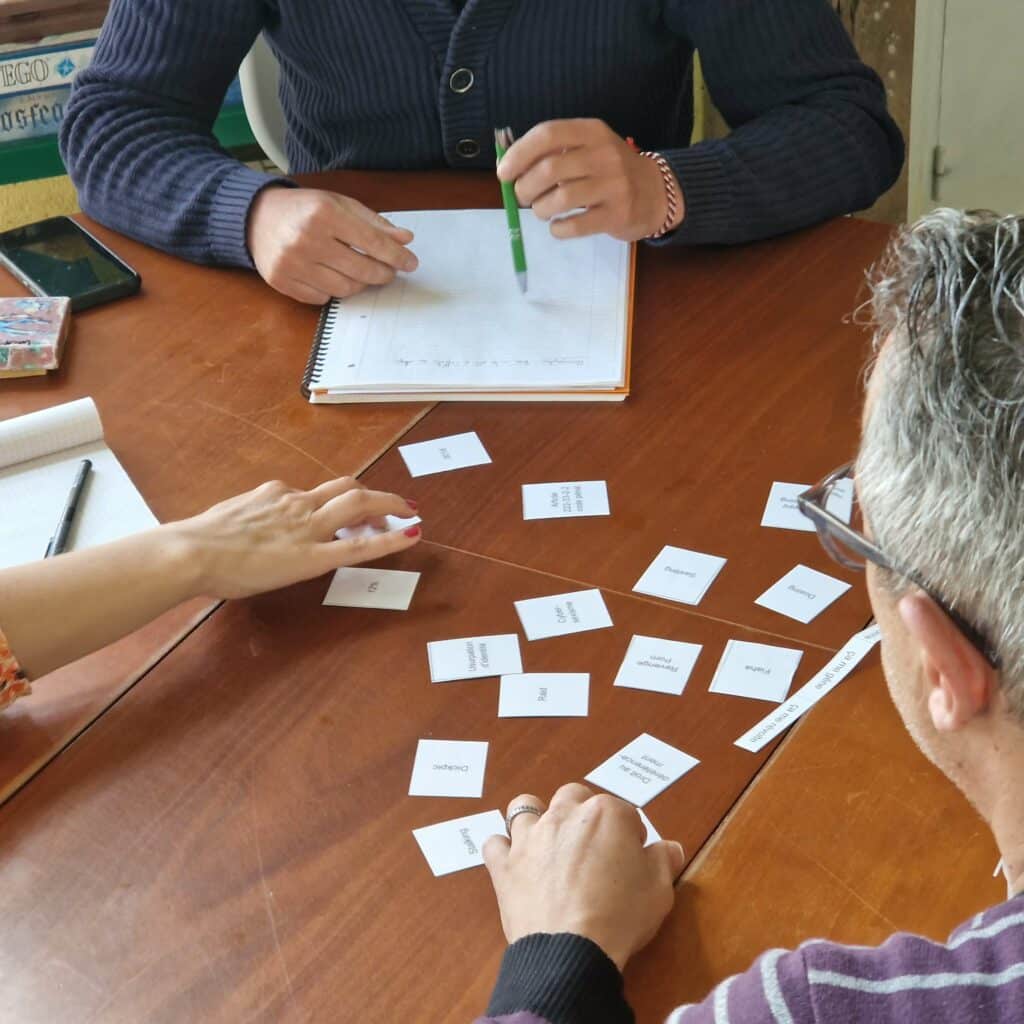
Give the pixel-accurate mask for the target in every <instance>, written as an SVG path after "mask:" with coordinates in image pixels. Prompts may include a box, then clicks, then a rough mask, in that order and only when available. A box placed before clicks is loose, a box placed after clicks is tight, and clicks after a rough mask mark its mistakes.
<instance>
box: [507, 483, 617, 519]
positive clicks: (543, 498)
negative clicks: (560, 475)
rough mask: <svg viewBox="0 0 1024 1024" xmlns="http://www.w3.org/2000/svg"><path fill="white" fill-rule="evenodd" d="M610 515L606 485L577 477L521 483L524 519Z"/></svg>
mask: <svg viewBox="0 0 1024 1024" xmlns="http://www.w3.org/2000/svg"><path fill="white" fill-rule="evenodd" d="M607 515H611V509H610V508H609V506H608V484H607V483H606V482H605V481H604V480H577V481H573V482H571V483H564V484H523V519H526V520H530V519H570V518H572V517H574V516H607Z"/></svg>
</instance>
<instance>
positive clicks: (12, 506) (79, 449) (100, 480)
mask: <svg viewBox="0 0 1024 1024" xmlns="http://www.w3.org/2000/svg"><path fill="white" fill-rule="evenodd" d="M82 459H91V460H92V472H91V473H90V474H89V479H88V481H87V483H86V486H85V491H84V492H83V495H82V500H81V504H80V505H79V509H78V515H77V516H76V518H75V524H74V527H73V528H72V531H71V535H70V538H69V544H68V550H69V551H76V550H78V549H81V548H87V547H92V546H93V545H96V544H103V543H105V542H106V541H110V540H116V539H117V538H118V537H124V536H126V535H128V534H129V533H136V532H138V531H139V530H145V529H148V528H149V527H151V526H156V525H157V519H156V517H155V516H154V515H153V513H152V512H150V510H149V507H148V506H147V505H146V502H145V501H144V500H143V498H142V495H141V494H139V492H138V491H137V490H136V488H135V485H134V484H133V483H132V481H131V478H130V477H129V476H128V474H127V473H126V472H125V471H124V468H123V467H122V466H121V463H120V462H118V461H117V457H116V456H115V455H114V453H113V452H112V451H111V450H110V449H109V448H108V447H107V444H106V442H105V441H104V440H103V424H102V423H101V422H100V416H99V412H98V411H97V409H96V405H95V403H94V402H93V400H92V399H91V398H82V399H79V400H78V401H76V402H67V403H65V404H64V405H55V406H51V407H50V408H49V409H40V410H39V412H33V413H29V414H28V415H26V416H16V417H14V418H13V419H9V420H4V421H2V422H0V508H2V509H3V510H4V514H3V515H2V516H0V568H7V567H8V566H12V565H22V564H23V563H25V562H33V561H35V560H36V559H39V558H42V557H43V554H44V552H45V551H46V545H47V542H48V541H49V539H50V537H51V535H52V534H53V531H54V530H55V529H56V526H57V520H58V519H59V518H60V514H61V512H62V511H63V509H64V503H65V501H66V500H67V497H68V491H69V490H70V489H71V484H72V482H73V480H74V478H75V472H76V470H77V469H78V464H79V463H80V462H81V461H82Z"/></svg>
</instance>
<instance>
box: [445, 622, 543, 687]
mask: <svg viewBox="0 0 1024 1024" xmlns="http://www.w3.org/2000/svg"><path fill="white" fill-rule="evenodd" d="M427 661H428V662H429V663H430V681H431V682H432V683H450V682H452V681H453V680H456V679H487V678H488V677H490V676H505V675H517V674H519V673H521V672H522V671H523V659H522V657H521V656H520V654H519V637H518V636H517V635H516V634H515V633H502V634H500V635H498V636H467V637H462V638H460V639H458V640H434V641H432V642H431V643H428V644H427Z"/></svg>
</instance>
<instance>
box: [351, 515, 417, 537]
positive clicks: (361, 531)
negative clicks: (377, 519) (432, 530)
mask: <svg viewBox="0 0 1024 1024" xmlns="http://www.w3.org/2000/svg"><path fill="white" fill-rule="evenodd" d="M422 522H423V520H422V519H420V517H419V516H410V517H409V518H408V519H399V518H398V516H385V517H384V525H383V526H375V525H374V524H373V523H360V524H359V526H343V527H342V528H341V529H340V530H338V532H337V533H336V534H335V535H334V536H335V537H337V538H338V540H356V539H358V538H360V537H378V536H380V534H382V533H395V532H396V531H399V530H408V529H409V527H410V526H419V524H420V523H422Z"/></svg>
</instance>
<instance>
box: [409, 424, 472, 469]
mask: <svg viewBox="0 0 1024 1024" xmlns="http://www.w3.org/2000/svg"><path fill="white" fill-rule="evenodd" d="M398 454H399V455H401V456H402V458H403V459H404V460H405V465H406V466H407V467H408V470H409V473H410V475H411V476H427V475H428V474H430V473H447V472H448V471H449V470H451V469H465V468H466V467H467V466H483V465H485V464H486V463H488V462H490V461H491V457H490V455H488V454H487V452H486V450H485V449H484V446H483V442H482V441H481V440H480V438H479V437H478V436H477V434H476V431H474V430H471V431H469V432H468V433H466V434H452V435H451V436H450V437H438V438H435V439H434V440H433V441H419V442H418V443H416V444H403V445H399V446H398Z"/></svg>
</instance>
